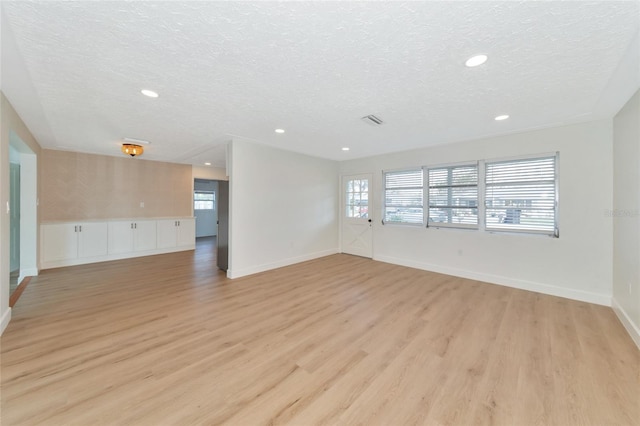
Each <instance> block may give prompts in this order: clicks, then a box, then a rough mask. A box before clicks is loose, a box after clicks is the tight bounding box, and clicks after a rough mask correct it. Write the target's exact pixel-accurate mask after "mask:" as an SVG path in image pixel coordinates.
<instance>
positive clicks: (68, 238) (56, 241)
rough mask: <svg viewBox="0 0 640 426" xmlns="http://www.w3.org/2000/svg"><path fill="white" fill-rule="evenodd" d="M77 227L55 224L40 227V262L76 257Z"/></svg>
mask: <svg viewBox="0 0 640 426" xmlns="http://www.w3.org/2000/svg"><path fill="white" fill-rule="evenodd" d="M75 226H77V225H73V224H68V223H56V224H49V225H42V242H41V244H42V261H43V262H52V261H56V260H69V259H75V258H76V257H78V234H77V233H76V229H77V228H76V227H75Z"/></svg>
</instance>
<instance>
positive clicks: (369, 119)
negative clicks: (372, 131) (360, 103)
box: [361, 114, 384, 126]
mask: <svg viewBox="0 0 640 426" xmlns="http://www.w3.org/2000/svg"><path fill="white" fill-rule="evenodd" d="M361 120H362V121H364V122H365V123H368V124H371V125H372V126H379V125H381V124H383V123H384V121H382V120H381V119H380V118H378V117H376V116H375V115H373V114H371V115H366V116H364V117H362V118H361Z"/></svg>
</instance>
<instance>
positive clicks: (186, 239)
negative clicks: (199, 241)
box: [157, 219, 196, 248]
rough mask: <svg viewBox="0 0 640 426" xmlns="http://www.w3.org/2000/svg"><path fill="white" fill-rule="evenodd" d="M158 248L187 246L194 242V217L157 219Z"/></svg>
mask: <svg viewBox="0 0 640 426" xmlns="http://www.w3.org/2000/svg"><path fill="white" fill-rule="evenodd" d="M157 229H158V248H169V247H187V246H193V245H194V244H195V242H196V221H195V219H175V220H173V219H162V220H158V221H157Z"/></svg>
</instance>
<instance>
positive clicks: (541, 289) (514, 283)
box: [373, 256, 611, 306]
mask: <svg viewBox="0 0 640 426" xmlns="http://www.w3.org/2000/svg"><path fill="white" fill-rule="evenodd" d="M373 259H374V260H377V261H380V262H385V263H392V264H394V265H401V266H408V267H410V268H416V269H422V270H425V271H430V272H437V273H439V274H445V275H453V276H456V277H461V278H467V279H470V280H477V281H484V282H486V283H490V284H497V285H502V286H505V287H512V288H517V289H520V290H528V291H534V292H537V293H542V294H548V295H551V296H558V297H564V298H566V299H572V300H579V301H581V302H588V303H594V304H596V305H602V306H611V296H609V295H605V294H598V293H591V292H588V291H583V290H576V289H572V288H565V287H558V286H555V285H550V284H543V283H537V282H533V281H526V280H518V279H513V278H509V277H504V276H500V275H493V274H484V273H480V272H474V271H467V270H464V269H457V268H449V267H443V266H439V265H433V264H429V263H422V262H415V261H407V260H404V259H399V258H395V257H390V256H374V258H373Z"/></svg>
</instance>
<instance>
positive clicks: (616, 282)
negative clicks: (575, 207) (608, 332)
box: [611, 91, 640, 347]
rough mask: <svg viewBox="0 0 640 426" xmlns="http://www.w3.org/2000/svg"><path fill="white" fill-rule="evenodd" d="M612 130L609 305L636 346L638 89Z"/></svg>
mask: <svg viewBox="0 0 640 426" xmlns="http://www.w3.org/2000/svg"><path fill="white" fill-rule="evenodd" d="M613 132H614V133H613V134H614V137H613V154H614V155H613V165H614V174H613V211H612V212H611V213H612V214H611V216H612V220H613V308H614V310H615V311H616V313H617V314H618V317H619V318H620V320H621V321H622V323H623V324H624V325H625V328H626V329H627V330H628V331H629V334H630V335H631V336H632V337H633V339H634V340H635V342H636V344H637V345H638V347H640V91H637V92H636V94H635V95H634V96H633V97H632V98H631V99H630V100H629V101H628V102H627V104H626V105H625V106H624V108H622V110H621V111H620V112H619V113H618V114H617V115H616V117H615V119H614V127H613Z"/></svg>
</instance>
